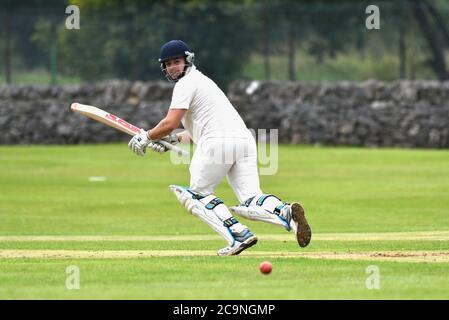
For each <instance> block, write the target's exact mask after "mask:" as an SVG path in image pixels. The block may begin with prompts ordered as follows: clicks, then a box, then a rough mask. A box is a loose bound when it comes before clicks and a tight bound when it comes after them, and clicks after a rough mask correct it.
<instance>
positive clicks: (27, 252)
mask: <svg viewBox="0 0 449 320" xmlns="http://www.w3.org/2000/svg"><path fill="white" fill-rule="evenodd" d="M219 239H220V238H219V237H218V236H215V235H157V236H63V235H54V236H50V235H48V236H44V235H42V236H0V242H37V241H39V242H95V241H103V242H116V241H127V242H132V241H217V240H219ZM259 239H260V240H262V241H282V242H285V241H294V240H292V238H291V235H269V234H266V235H264V234H261V235H259ZM313 241H314V242H319V241H449V231H423V232H391V233H322V234H315V235H314V238H313ZM174 256H186V257H188V256H216V251H215V250H101V251H100V250H98V251H97V250H45V249H36V250H35V249H0V259H21V258H40V259H42V258H44V259H45V258H48V259H117V258H129V259H136V258H146V257H174ZM240 256H242V257H243V256H245V257H264V258H275V257H279V258H308V259H335V260H368V261H372V260H375V261H392V262H428V263H449V250H426V251H422V250H416V251H402V250H397V251H379V250H377V251H351V250H348V251H301V250H298V251H283V252H282V251H256V250H248V251H245V252H244V253H242V254H241V255H240ZM233 258H236V257H233Z"/></svg>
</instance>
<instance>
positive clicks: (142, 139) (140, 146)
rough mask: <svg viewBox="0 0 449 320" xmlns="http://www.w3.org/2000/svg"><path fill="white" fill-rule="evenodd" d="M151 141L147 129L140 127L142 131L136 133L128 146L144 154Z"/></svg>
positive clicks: (139, 154)
mask: <svg viewBox="0 0 449 320" xmlns="http://www.w3.org/2000/svg"><path fill="white" fill-rule="evenodd" d="M150 143H151V140H150V139H148V135H147V131H146V130H143V129H140V133H138V134H136V135H135V136H134V137H132V139H131V140H130V141H129V143H128V148H129V149H130V150H132V151H133V152H134V153H135V154H137V155H138V156H144V155H145V152H146V150H147V146H148V145H149V144H150Z"/></svg>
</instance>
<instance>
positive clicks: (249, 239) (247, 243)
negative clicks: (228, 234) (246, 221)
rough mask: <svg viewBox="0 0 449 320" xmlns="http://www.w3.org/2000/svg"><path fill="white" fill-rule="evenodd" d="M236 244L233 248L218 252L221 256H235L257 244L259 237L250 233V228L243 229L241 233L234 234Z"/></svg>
mask: <svg viewBox="0 0 449 320" xmlns="http://www.w3.org/2000/svg"><path fill="white" fill-rule="evenodd" d="M232 235H233V237H234V239H235V242H234V244H233V245H232V246H227V247H225V248H222V249H220V250H218V252H217V254H218V255H219V256H235V255H238V254H239V253H240V252H242V251H243V250H245V249H248V248H249V247H252V246H253V245H255V244H256V243H257V237H256V236H255V235H254V234H253V233H252V232H251V231H249V229H248V228H245V229H243V230H242V231H241V232H238V233H237V232H236V233H234V232H232Z"/></svg>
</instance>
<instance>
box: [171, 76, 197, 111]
mask: <svg viewBox="0 0 449 320" xmlns="http://www.w3.org/2000/svg"><path fill="white" fill-rule="evenodd" d="M194 94H195V87H194V86H193V83H192V82H189V81H179V82H177V83H176V85H175V88H174V89H173V96H172V99H171V103H170V109H189V108H190V104H191V103H192V100H193V96H194Z"/></svg>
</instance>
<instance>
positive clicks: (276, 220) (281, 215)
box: [227, 139, 312, 247]
mask: <svg viewBox="0 0 449 320" xmlns="http://www.w3.org/2000/svg"><path fill="white" fill-rule="evenodd" d="M247 143H248V144H249V146H248V147H247V150H248V152H247V153H246V154H245V155H244V156H243V157H241V158H239V159H237V161H236V163H235V164H234V165H233V167H232V168H231V170H230V171H229V172H228V175H227V178H228V182H229V184H230V185H231V187H232V188H233V190H234V192H235V194H236V195H237V198H238V199H239V201H240V205H237V206H233V207H230V208H229V209H230V210H231V212H233V213H235V214H237V215H239V216H242V217H245V218H247V219H251V220H258V221H265V222H268V223H271V224H274V225H277V226H281V227H284V228H285V229H286V230H287V231H293V232H294V233H295V234H296V238H297V241H298V244H299V245H300V246H301V247H305V246H307V245H308V244H309V242H310V239H311V236H312V235H311V230H310V226H309V224H308V222H307V220H306V218H305V214H304V209H303V207H302V206H301V205H300V204H299V203H298V202H294V203H291V204H290V203H287V202H283V201H282V200H281V199H279V198H278V197H276V196H274V195H271V194H264V193H263V192H262V191H261V189H260V184H259V174H258V171H257V151H256V145H255V142H254V140H253V139H252V140H249V141H247Z"/></svg>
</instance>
